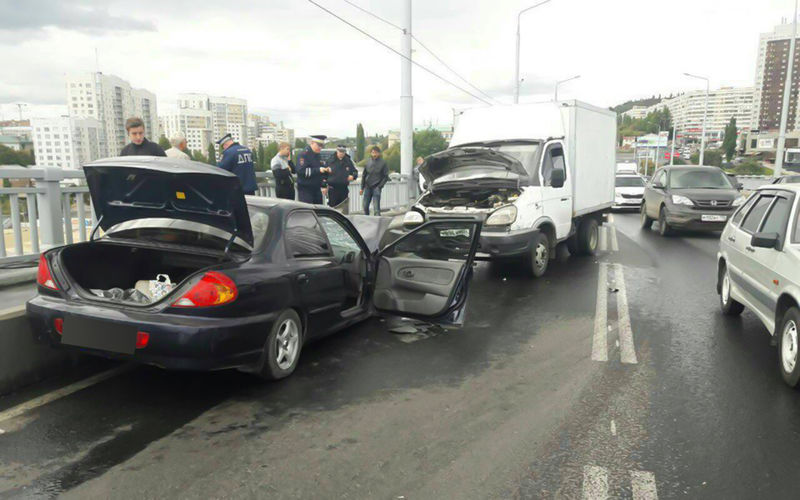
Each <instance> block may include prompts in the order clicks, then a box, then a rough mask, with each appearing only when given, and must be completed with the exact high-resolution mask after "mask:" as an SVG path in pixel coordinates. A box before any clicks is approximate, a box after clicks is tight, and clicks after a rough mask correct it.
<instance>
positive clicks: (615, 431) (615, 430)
mask: <svg viewBox="0 0 800 500" xmlns="http://www.w3.org/2000/svg"><path fill="white" fill-rule="evenodd" d="M611 435H612V436H616V435H617V424H616V423H614V421H613V420H612V421H611Z"/></svg>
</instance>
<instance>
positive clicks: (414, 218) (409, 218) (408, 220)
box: [403, 210, 425, 226]
mask: <svg viewBox="0 0 800 500" xmlns="http://www.w3.org/2000/svg"><path fill="white" fill-rule="evenodd" d="M423 222H425V217H423V216H422V214H421V213H419V212H417V211H416V210H409V211H408V212H406V215H405V217H403V225H404V226H419V225H420V224H422V223H423Z"/></svg>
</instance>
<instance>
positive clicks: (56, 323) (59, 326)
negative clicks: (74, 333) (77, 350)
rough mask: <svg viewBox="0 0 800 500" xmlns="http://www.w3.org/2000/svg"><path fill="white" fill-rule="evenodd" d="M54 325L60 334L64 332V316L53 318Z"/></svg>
mask: <svg viewBox="0 0 800 500" xmlns="http://www.w3.org/2000/svg"><path fill="white" fill-rule="evenodd" d="M53 326H54V327H55V329H56V332H57V333H58V334H59V335H63V334H64V318H56V319H54V320H53Z"/></svg>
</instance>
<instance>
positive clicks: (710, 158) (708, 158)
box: [691, 149, 722, 167]
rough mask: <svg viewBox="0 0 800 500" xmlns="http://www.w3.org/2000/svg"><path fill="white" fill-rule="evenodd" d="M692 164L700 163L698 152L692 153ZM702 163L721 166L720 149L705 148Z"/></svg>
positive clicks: (709, 165)
mask: <svg viewBox="0 0 800 500" xmlns="http://www.w3.org/2000/svg"><path fill="white" fill-rule="evenodd" d="M691 163H692V165H699V164H700V152H699V151H698V152H696V153H693V154H692V158H691ZM703 163H704V164H705V165H706V166H708V167H721V166H722V151H720V150H719V149H706V154H705V156H703Z"/></svg>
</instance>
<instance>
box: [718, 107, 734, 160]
mask: <svg viewBox="0 0 800 500" xmlns="http://www.w3.org/2000/svg"><path fill="white" fill-rule="evenodd" d="M736 139H737V131H736V117H735V116H731V121H730V122H728V125H727V126H726V127H725V138H724V139H723V140H722V150H723V151H724V152H725V160H727V161H731V160H732V159H733V156H734V155H735V154H736Z"/></svg>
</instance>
